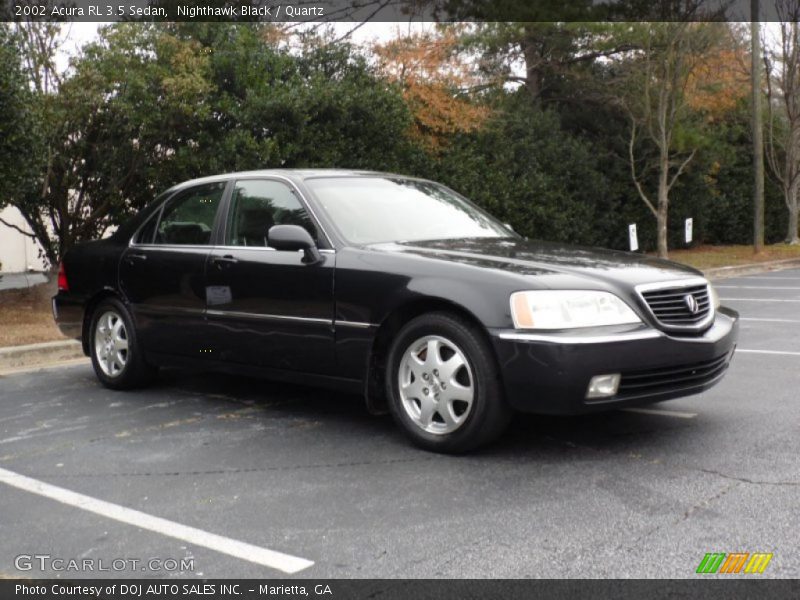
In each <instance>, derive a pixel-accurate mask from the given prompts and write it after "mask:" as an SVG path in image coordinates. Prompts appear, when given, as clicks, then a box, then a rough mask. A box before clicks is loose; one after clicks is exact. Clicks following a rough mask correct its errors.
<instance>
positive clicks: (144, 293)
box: [120, 182, 225, 358]
mask: <svg viewBox="0 0 800 600" xmlns="http://www.w3.org/2000/svg"><path fill="white" fill-rule="evenodd" d="M224 190H225V183H224V182H217V183H209V184H204V185H199V186H195V187H191V188H189V189H186V190H184V191H181V192H178V193H177V194H175V195H174V196H173V197H172V198H170V199H169V200H168V201H167V202H166V204H165V205H164V207H163V208H162V209H161V211H157V212H156V213H155V214H154V215H153V217H151V219H150V220H149V221H148V222H146V223H145V225H144V226H143V227H142V228H141V229H140V230H139V232H138V233H137V236H136V238H135V239H134V243H132V244H131V246H130V247H129V248H128V249H127V250H126V251H125V253H124V254H123V256H122V262H121V264H120V286H121V288H122V290H123V292H124V294H125V296H126V298H127V299H128V302H129V303H130V307H131V312H132V313H133V317H134V319H135V321H136V328H137V334H138V336H139V339H140V341H141V344H142V347H143V348H144V349H145V351H146V352H150V353H161V354H172V355H181V356H188V357H200V358H206V357H211V356H210V353H209V352H208V344H207V340H206V333H207V330H206V322H205V308H206V297H205V265H206V261H207V259H208V255H209V253H210V251H211V240H212V232H213V229H214V224H215V220H216V216H217V211H218V209H219V207H220V204H221V200H222V196H223V192H224Z"/></svg>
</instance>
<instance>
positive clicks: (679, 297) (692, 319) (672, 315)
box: [639, 280, 714, 329]
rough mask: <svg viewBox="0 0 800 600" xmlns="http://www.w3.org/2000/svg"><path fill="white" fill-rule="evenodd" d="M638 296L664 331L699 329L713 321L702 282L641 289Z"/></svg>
mask: <svg viewBox="0 0 800 600" xmlns="http://www.w3.org/2000/svg"><path fill="white" fill-rule="evenodd" d="M639 293H640V294H641V295H642V298H643V299H644V301H645V302H646V303H647V306H648V307H649V308H650V311H651V312H652V313H653V316H654V317H655V318H656V319H657V320H658V322H659V323H661V324H662V325H664V327H665V328H666V329H701V328H702V327H703V326H705V325H707V324H708V323H709V322H710V321H711V318H713V311H714V308H713V307H712V306H711V295H710V293H709V290H708V283H706V282H705V281H702V280H699V281H696V282H694V283H691V284H685V283H684V284H680V285H675V284H663V286H659V287H654V286H644V288H643V289H642V288H640V289H639Z"/></svg>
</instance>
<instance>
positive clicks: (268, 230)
mask: <svg viewBox="0 0 800 600" xmlns="http://www.w3.org/2000/svg"><path fill="white" fill-rule="evenodd" d="M53 311H54V314H55V318H56V320H57V322H58V324H59V326H60V328H61V330H62V331H63V332H64V333H65V334H67V335H68V336H70V337H75V338H78V339H80V340H82V342H83V348H84V351H85V352H86V354H88V355H91V358H92V363H93V365H94V369H95V372H96V373H97V377H98V378H99V379H100V381H101V382H102V383H103V384H105V385H106V386H108V387H110V388H114V389H125V388H131V387H134V386H138V385H142V384H144V383H146V382H147V381H149V380H150V379H151V377H152V376H153V375H154V374H155V371H156V369H157V368H158V367H159V366H194V367H201V368H204V369H220V370H226V371H231V372H235V373H241V374H245V375H263V376H267V377H271V378H276V379H283V380H289V381H298V382H302V383H314V384H320V385H329V386H335V387H337V388H342V389H345V390H349V391H353V392H358V393H362V394H364V395H365V397H366V400H367V405H368V407H369V408H370V409H371V410H372V411H375V412H380V411H382V410H385V409H386V408H387V407H388V409H389V410H390V411H391V413H392V415H393V416H394V418H395V420H396V421H397V423H399V424H400V426H401V427H402V428H403V429H404V430H405V432H406V433H407V434H408V435H409V436H410V437H411V439H412V440H413V441H415V442H416V443H417V444H419V445H420V446H423V447H425V448H428V449H431V450H437V451H442V452H463V451H466V450H469V449H472V448H475V447H477V446H479V445H481V444H483V443H485V442H488V441H489V440H491V439H493V438H495V437H497V436H498V435H499V434H500V433H501V432H502V431H503V429H504V428H505V427H506V425H507V424H508V422H509V420H510V418H511V415H512V413H513V411H514V410H519V411H527V412H536V413H547V414H578V413H586V412H591V411H599V410H607V409H614V408H619V407H624V406H635V405H641V404H646V403H650V402H656V401H660V400H667V399H669V398H676V397H679V396H686V395H689V394H695V393H698V392H700V391H702V390H705V389H707V388H709V387H711V386H712V385H714V384H716V383H717V382H718V381H719V380H720V379H721V378H722V376H723V375H724V373H725V370H726V369H727V367H728V364H729V362H730V360H731V357H732V355H733V351H734V348H735V344H736V337H737V327H738V325H737V320H738V315H737V314H736V313H735V312H734V311H732V310H729V309H726V308H721V307H720V306H719V301H718V300H717V296H716V294H715V292H714V290H713V288H712V287H711V285H710V284H709V283H708V281H706V280H705V279H703V277H701V276H700V273H699V272H697V271H695V270H693V269H690V268H688V267H685V266H681V265H678V264H675V263H671V262H667V261H663V260H657V259H653V258H648V257H645V256H642V255H637V254H630V253H625V252H616V251H610V250H597V249H587V248H580V247H572V246H564V245H559V244H551V243H542V242H534V241H530V240H527V239H524V238H522V237H520V236H518V235H516V234H515V233H514V232H513V231H511V230H510V229H509V228H508V227H507V226H504V225H503V224H502V223H500V222H498V221H497V220H495V219H494V218H493V217H491V216H490V215H488V214H487V213H485V212H483V211H482V210H480V209H479V208H477V207H476V206H475V205H473V204H472V203H470V202H469V201H467V200H466V199H464V198H463V197H461V196H459V195H458V194H457V193H455V192H453V191H451V190H449V189H448V188H446V187H444V186H442V185H439V184H437V183H433V182H430V181H425V180H421V179H415V178H411V177H403V176H398V175H388V174H381V173H371V172H359V171H334V170H275V171H255V172H247V173H234V174H228V175H220V176H217V177H208V178H204V179H198V180H194V181H189V182H186V183H183V184H181V185H178V186H175V187H173V188H172V189H170V190H168V191H167V192H165V193H164V194H162V195H161V196H159V197H158V198H157V199H156V200H155V201H154V202H153V204H152V205H151V206H149V207H148V208H147V209H145V210H144V211H142V212H141V213H140V214H139V215H138V216H137V217H136V218H134V219H133V220H131V221H130V222H129V223H127V224H126V225H124V226H122V227H120V228H119V230H117V231H116V233H115V234H114V235H112V236H111V237H110V238H108V239H104V240H101V241H96V242H91V243H87V244H82V245H80V246H77V247H76V248H74V249H73V250H71V251H69V252H68V253H67V254H66V256H65V257H64V261H63V263H62V265H61V268H60V273H59V291H58V294H57V295H56V296H55V297H54V299H53Z"/></svg>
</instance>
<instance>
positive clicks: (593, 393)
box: [586, 373, 620, 400]
mask: <svg viewBox="0 0 800 600" xmlns="http://www.w3.org/2000/svg"><path fill="white" fill-rule="evenodd" d="M619 379H620V377H619V373H612V374H611V375H597V376H595V377H592V380H591V381H590V382H589V389H588V390H587V391H586V398H587V400H591V399H592V398H610V397H611V396H614V395H616V393H617V388H619Z"/></svg>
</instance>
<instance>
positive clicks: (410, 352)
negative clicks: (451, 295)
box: [386, 312, 511, 453]
mask: <svg viewBox="0 0 800 600" xmlns="http://www.w3.org/2000/svg"><path fill="white" fill-rule="evenodd" d="M387 361H388V362H387V365H388V369H387V377H386V387H387V395H388V397H389V405H390V407H391V410H392V415H393V417H394V419H395V421H397V422H398V423H399V424H400V426H401V427H402V428H403V429H404V431H405V432H406V433H407V434H408V435H409V436H410V438H411V439H412V440H413V441H414V442H415V443H416V444H417V445H419V446H421V447H423V448H426V449H428V450H433V451H436V452H448V453H458V452H466V451H468V450H472V449H474V448H477V447H479V446H481V445H483V444H486V443H488V442H490V441H492V440H493V439H495V438H496V437H497V436H499V435H500V434H501V433H502V432H503V431H504V430H505V428H506V426H507V425H508V423H509V421H510V418H511V410H510V408H509V407H508V405H507V404H506V402H505V400H504V398H503V393H502V386H501V383H500V378H499V375H498V371H497V367H496V364H495V360H494V356H493V354H492V351H491V348H490V347H489V344H488V343H487V342H486V341H485V339H484V336H483V335H482V333H481V332H480V331H479V330H478V329H477V327H475V326H474V325H472V324H471V323H470V322H468V321H467V320H465V319H463V318H461V317H459V316H457V315H454V314H450V313H441V312H437V313H429V314H425V315H422V316H419V317H417V318H415V319H413V320H412V321H410V322H409V323H407V324H406V325H405V326H404V327H403V328H402V329H401V330H400V331H399V332H398V334H397V336H396V337H395V339H394V341H393V343H392V345H391V348H390V350H389V355H388V358H387Z"/></svg>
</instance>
